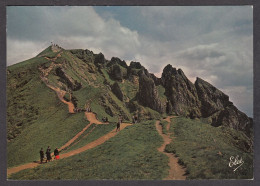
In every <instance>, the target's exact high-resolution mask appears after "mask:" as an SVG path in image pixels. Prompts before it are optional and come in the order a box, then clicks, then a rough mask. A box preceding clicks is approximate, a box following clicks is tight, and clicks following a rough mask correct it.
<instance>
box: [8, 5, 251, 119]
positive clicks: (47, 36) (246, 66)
mask: <svg viewBox="0 0 260 186" xmlns="http://www.w3.org/2000/svg"><path fill="white" fill-rule="evenodd" d="M118 8H120V7H118ZM133 9H134V10H135V11H134V13H132V12H130V13H129V12H128V14H127V13H126V15H127V16H131V19H130V22H129V21H128V24H129V25H130V24H131V29H130V26H128V24H126V22H124V21H125V19H122V20H121V18H123V17H124V16H125V14H122V12H120V13H121V14H120V15H118V16H116V15H114V14H115V12H113V13H111V12H108V13H105V12H104V14H103V17H102V16H101V15H99V14H98V13H97V12H96V11H95V9H94V8H92V7H17V8H16V7H10V8H8V9H7V15H8V19H7V21H8V25H7V26H8V32H7V35H8V38H7V44H8V45H7V50H8V53H7V61H8V65H10V64H13V63H16V62H18V61H22V60H24V59H28V58H31V57H34V56H35V55H37V53H39V52H40V51H41V50H43V49H44V48H46V47H47V46H48V45H49V44H50V42H51V41H54V42H56V43H58V44H59V45H60V46H62V47H64V48H65V49H73V48H82V49H89V50H92V51H94V52H95V53H99V52H102V53H103V54H104V55H105V57H106V58H107V59H110V58H111V57H113V56H116V57H119V58H121V59H122V60H126V61H128V62H129V61H131V60H133V61H139V62H141V63H142V65H144V66H145V67H146V68H147V69H148V70H149V71H150V72H152V73H155V74H156V75H157V76H159V75H160V74H161V72H162V70H163V67H164V66H165V65H167V64H171V65H172V66H174V67H176V68H182V70H183V71H184V73H185V74H186V76H187V77H188V78H189V79H190V80H191V81H192V82H194V81H195V79H196V77H201V78H202V79H204V80H206V81H208V82H210V83H211V84H213V85H214V86H216V87H217V88H219V89H221V90H225V91H226V92H227V94H230V97H231V98H232V99H234V103H235V105H236V104H237V105H238V106H239V108H243V109H244V110H247V113H249V114H250V113H252V110H250V108H251V107H250V106H251V104H252V100H253V99H252V95H253V90H252V78H253V52H252V51H253V36H252V34H253V33H252V25H253V21H252V20H253V19H252V9H251V8H250V7H248V8H247V7H132V8H131V11H132V10H133ZM124 10H126V9H124ZM110 14H111V15H113V16H111V15H110ZM104 15H108V16H106V17H104ZM109 15H110V16H109ZM124 18H125V17H124ZM131 21H134V23H133V22H131ZM234 87H235V88H234ZM237 87H240V89H237ZM241 87H244V88H245V89H246V90H248V91H245V90H243V89H242V88H241ZM237 91H240V92H241V94H238V93H237ZM247 95H249V96H248V97H247ZM240 96H241V98H243V100H246V101H244V102H241V100H239V99H237V98H236V97H240ZM250 99H251V102H250ZM243 109H242V110H243Z"/></svg>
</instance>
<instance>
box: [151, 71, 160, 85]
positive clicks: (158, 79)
mask: <svg viewBox="0 0 260 186" xmlns="http://www.w3.org/2000/svg"><path fill="white" fill-rule="evenodd" d="M150 77H151V78H152V79H153V81H154V83H155V85H156V86H158V85H162V79H161V78H158V77H156V76H155V75H154V74H151V73H150Z"/></svg>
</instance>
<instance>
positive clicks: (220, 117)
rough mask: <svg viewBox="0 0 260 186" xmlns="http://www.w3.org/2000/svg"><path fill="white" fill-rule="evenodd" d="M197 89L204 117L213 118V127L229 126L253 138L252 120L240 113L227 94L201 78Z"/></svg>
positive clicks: (196, 83) (196, 85)
mask: <svg viewBox="0 0 260 186" xmlns="http://www.w3.org/2000/svg"><path fill="white" fill-rule="evenodd" d="M195 87H196V89H197V93H198V97H199V100H200V101H201V113H202V117H204V118H207V117H209V118H211V125H213V126H216V127H218V126H227V127H230V128H233V129H235V130H240V131H243V132H244V133H245V134H246V135H247V136H252V131H251V129H252V126H253V121H252V119H250V118H249V117H248V116H247V115H246V114H244V113H243V112H241V111H239V110H238V109H237V108H236V107H235V106H234V105H233V103H232V102H230V101H229V97H228V96H227V95H226V94H224V93H223V92H221V91H220V90H218V89H217V88H216V87H214V86H212V85H211V84H210V83H208V82H206V81H204V80H202V79H200V78H197V80H196V82H195Z"/></svg>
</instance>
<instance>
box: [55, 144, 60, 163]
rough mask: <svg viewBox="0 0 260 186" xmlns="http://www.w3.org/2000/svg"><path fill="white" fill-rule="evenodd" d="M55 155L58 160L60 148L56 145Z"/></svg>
mask: <svg viewBox="0 0 260 186" xmlns="http://www.w3.org/2000/svg"><path fill="white" fill-rule="evenodd" d="M54 156H55V159H56V160H58V159H60V155H59V150H58V148H57V147H56V149H55V150H54Z"/></svg>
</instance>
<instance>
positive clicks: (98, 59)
mask: <svg viewBox="0 0 260 186" xmlns="http://www.w3.org/2000/svg"><path fill="white" fill-rule="evenodd" d="M94 63H95V65H104V64H105V63H106V59H105V56H104V55H103V54H102V53H99V54H97V55H96V56H95V60H94Z"/></svg>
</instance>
